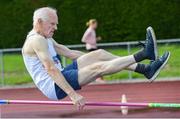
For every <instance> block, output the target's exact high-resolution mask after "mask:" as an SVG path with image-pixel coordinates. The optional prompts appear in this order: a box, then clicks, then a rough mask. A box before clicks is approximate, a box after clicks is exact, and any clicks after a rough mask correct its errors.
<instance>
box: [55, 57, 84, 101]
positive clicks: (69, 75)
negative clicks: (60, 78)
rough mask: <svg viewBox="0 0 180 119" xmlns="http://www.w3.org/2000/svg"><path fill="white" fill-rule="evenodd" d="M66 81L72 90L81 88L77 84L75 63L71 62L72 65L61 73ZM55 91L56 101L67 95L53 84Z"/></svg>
mask: <svg viewBox="0 0 180 119" xmlns="http://www.w3.org/2000/svg"><path fill="white" fill-rule="evenodd" d="M62 74H63V75H64V77H65V79H66V81H67V82H68V83H69V84H70V85H71V87H72V88H73V89H74V90H80V89H81V86H80V85H79V82H78V66H77V61H76V60H75V61H73V63H72V64H70V65H68V66H67V67H65V68H64V70H63V71H62ZM54 85H55V91H56V96H57V98H58V99H62V98H65V97H66V96H67V94H66V93H65V92H64V91H63V90H62V89H61V88H60V87H59V86H58V85H57V84H56V83H55V84H54Z"/></svg>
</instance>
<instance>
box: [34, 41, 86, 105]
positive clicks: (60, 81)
mask: <svg viewBox="0 0 180 119" xmlns="http://www.w3.org/2000/svg"><path fill="white" fill-rule="evenodd" d="M32 46H33V49H34V51H35V53H36V55H37V56H38V58H39V59H40V61H41V62H42V63H43V65H44V67H45V69H46V70H47V72H48V73H49V75H50V76H51V77H52V79H53V80H54V81H55V82H56V84H57V85H58V86H59V87H60V88H62V90H64V91H65V92H66V93H67V95H68V96H69V97H70V98H71V100H72V101H73V102H74V104H77V103H78V104H79V103H80V102H81V101H82V100H83V97H82V96H80V95H78V94H77V93H76V92H75V91H74V89H73V88H72V87H71V86H70V85H69V84H68V82H67V81H66V80H65V78H64V76H63V75H62V73H61V72H60V71H59V70H58V69H57V68H56V66H55V65H54V63H53V61H52V59H51V58H50V55H49V52H48V44H47V42H46V40H45V39H44V38H43V37H38V38H37V39H35V40H34V41H33V44H32ZM80 104H81V103H80ZM80 104H79V106H81V105H80Z"/></svg>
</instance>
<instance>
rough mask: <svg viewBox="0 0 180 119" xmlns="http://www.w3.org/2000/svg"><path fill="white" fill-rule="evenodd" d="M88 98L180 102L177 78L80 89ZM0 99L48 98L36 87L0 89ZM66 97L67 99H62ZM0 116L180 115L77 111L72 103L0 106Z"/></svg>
mask: <svg viewBox="0 0 180 119" xmlns="http://www.w3.org/2000/svg"><path fill="white" fill-rule="evenodd" d="M79 93H81V94H82V95H83V96H84V97H86V100H87V101H110V102H118V101H120V100H121V95H122V94H126V96H127V99H128V102H166V103H180V81H169V82H156V83H155V82H154V83H131V84H128V83H121V84H109V85H90V86H86V87H84V88H83V89H82V90H81V91H79ZM0 98H1V99H20V100H26V99H27V100H48V99H47V98H46V97H45V96H43V95H42V94H41V93H40V91H38V90H37V89H35V88H26V89H1V90H0ZM64 100H68V98H66V99H64ZM1 117H4V118H5V117H8V118H10V117H16V118H20V117H23V118H31V117H36V118H63V117H69V118H70V117H74V118H78V117H90V118H93V117H102V118H103V117H114V118H116V117H136V118H140V117H144V118H146V117H150V118H153V117H156V118H158V117H161V118H162V117H169V118H172V117H176V118H177V117H180V109H167V108H166V109H158V108H156V109H153V108H136V109H135V108H131V109H129V113H128V115H122V114H121V111H120V108H118V107H85V109H84V110H83V111H80V112H79V111H77V110H76V109H75V108H74V107H73V106H47V105H1Z"/></svg>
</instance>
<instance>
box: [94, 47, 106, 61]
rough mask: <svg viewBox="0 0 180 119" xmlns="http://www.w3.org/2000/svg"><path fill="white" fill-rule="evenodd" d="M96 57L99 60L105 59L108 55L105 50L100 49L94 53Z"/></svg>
mask: <svg viewBox="0 0 180 119" xmlns="http://www.w3.org/2000/svg"><path fill="white" fill-rule="evenodd" d="M93 54H94V57H95V58H98V59H103V57H104V56H105V54H106V51H105V50H103V49H98V50H96V51H93Z"/></svg>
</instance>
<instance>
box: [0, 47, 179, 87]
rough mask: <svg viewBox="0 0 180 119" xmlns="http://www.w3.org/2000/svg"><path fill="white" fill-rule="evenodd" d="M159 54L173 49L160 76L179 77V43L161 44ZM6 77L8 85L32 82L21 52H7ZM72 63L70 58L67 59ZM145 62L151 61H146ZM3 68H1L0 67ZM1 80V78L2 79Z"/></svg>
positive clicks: (121, 53) (119, 75) (124, 73)
mask: <svg viewBox="0 0 180 119" xmlns="http://www.w3.org/2000/svg"><path fill="white" fill-rule="evenodd" d="M138 49H139V48H133V49H131V53H134V52H136V51H137V50H138ZM158 49H159V55H162V54H163V52H164V51H171V57H170V60H169V63H168V65H167V66H166V67H165V69H164V70H163V71H162V72H161V74H160V76H159V77H179V76H180V72H179V67H180V60H179V57H180V54H179V53H180V48H179V46H178V45H163V46H159V48H158ZM108 51H110V52H112V53H113V54H116V55H119V56H124V55H127V49H113V50H112V49H111V50H108ZM3 59H4V77H5V80H4V82H5V84H7V85H15V84H24V83H29V82H32V79H31V77H30V76H29V74H28V73H27V71H26V68H25V66H24V63H23V59H22V56H21V55H20V54H5V55H4V57H3ZM67 62H68V63H70V62H71V61H70V60H67ZM144 63H149V61H146V62H144ZM0 70H1V69H0ZM132 77H133V78H143V76H142V75H139V74H137V73H133V72H132ZM104 78H105V79H106V80H115V79H118V80H122V79H127V78H128V71H122V72H120V73H117V74H113V75H110V76H105V77H104ZM0 81H1V80H0Z"/></svg>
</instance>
